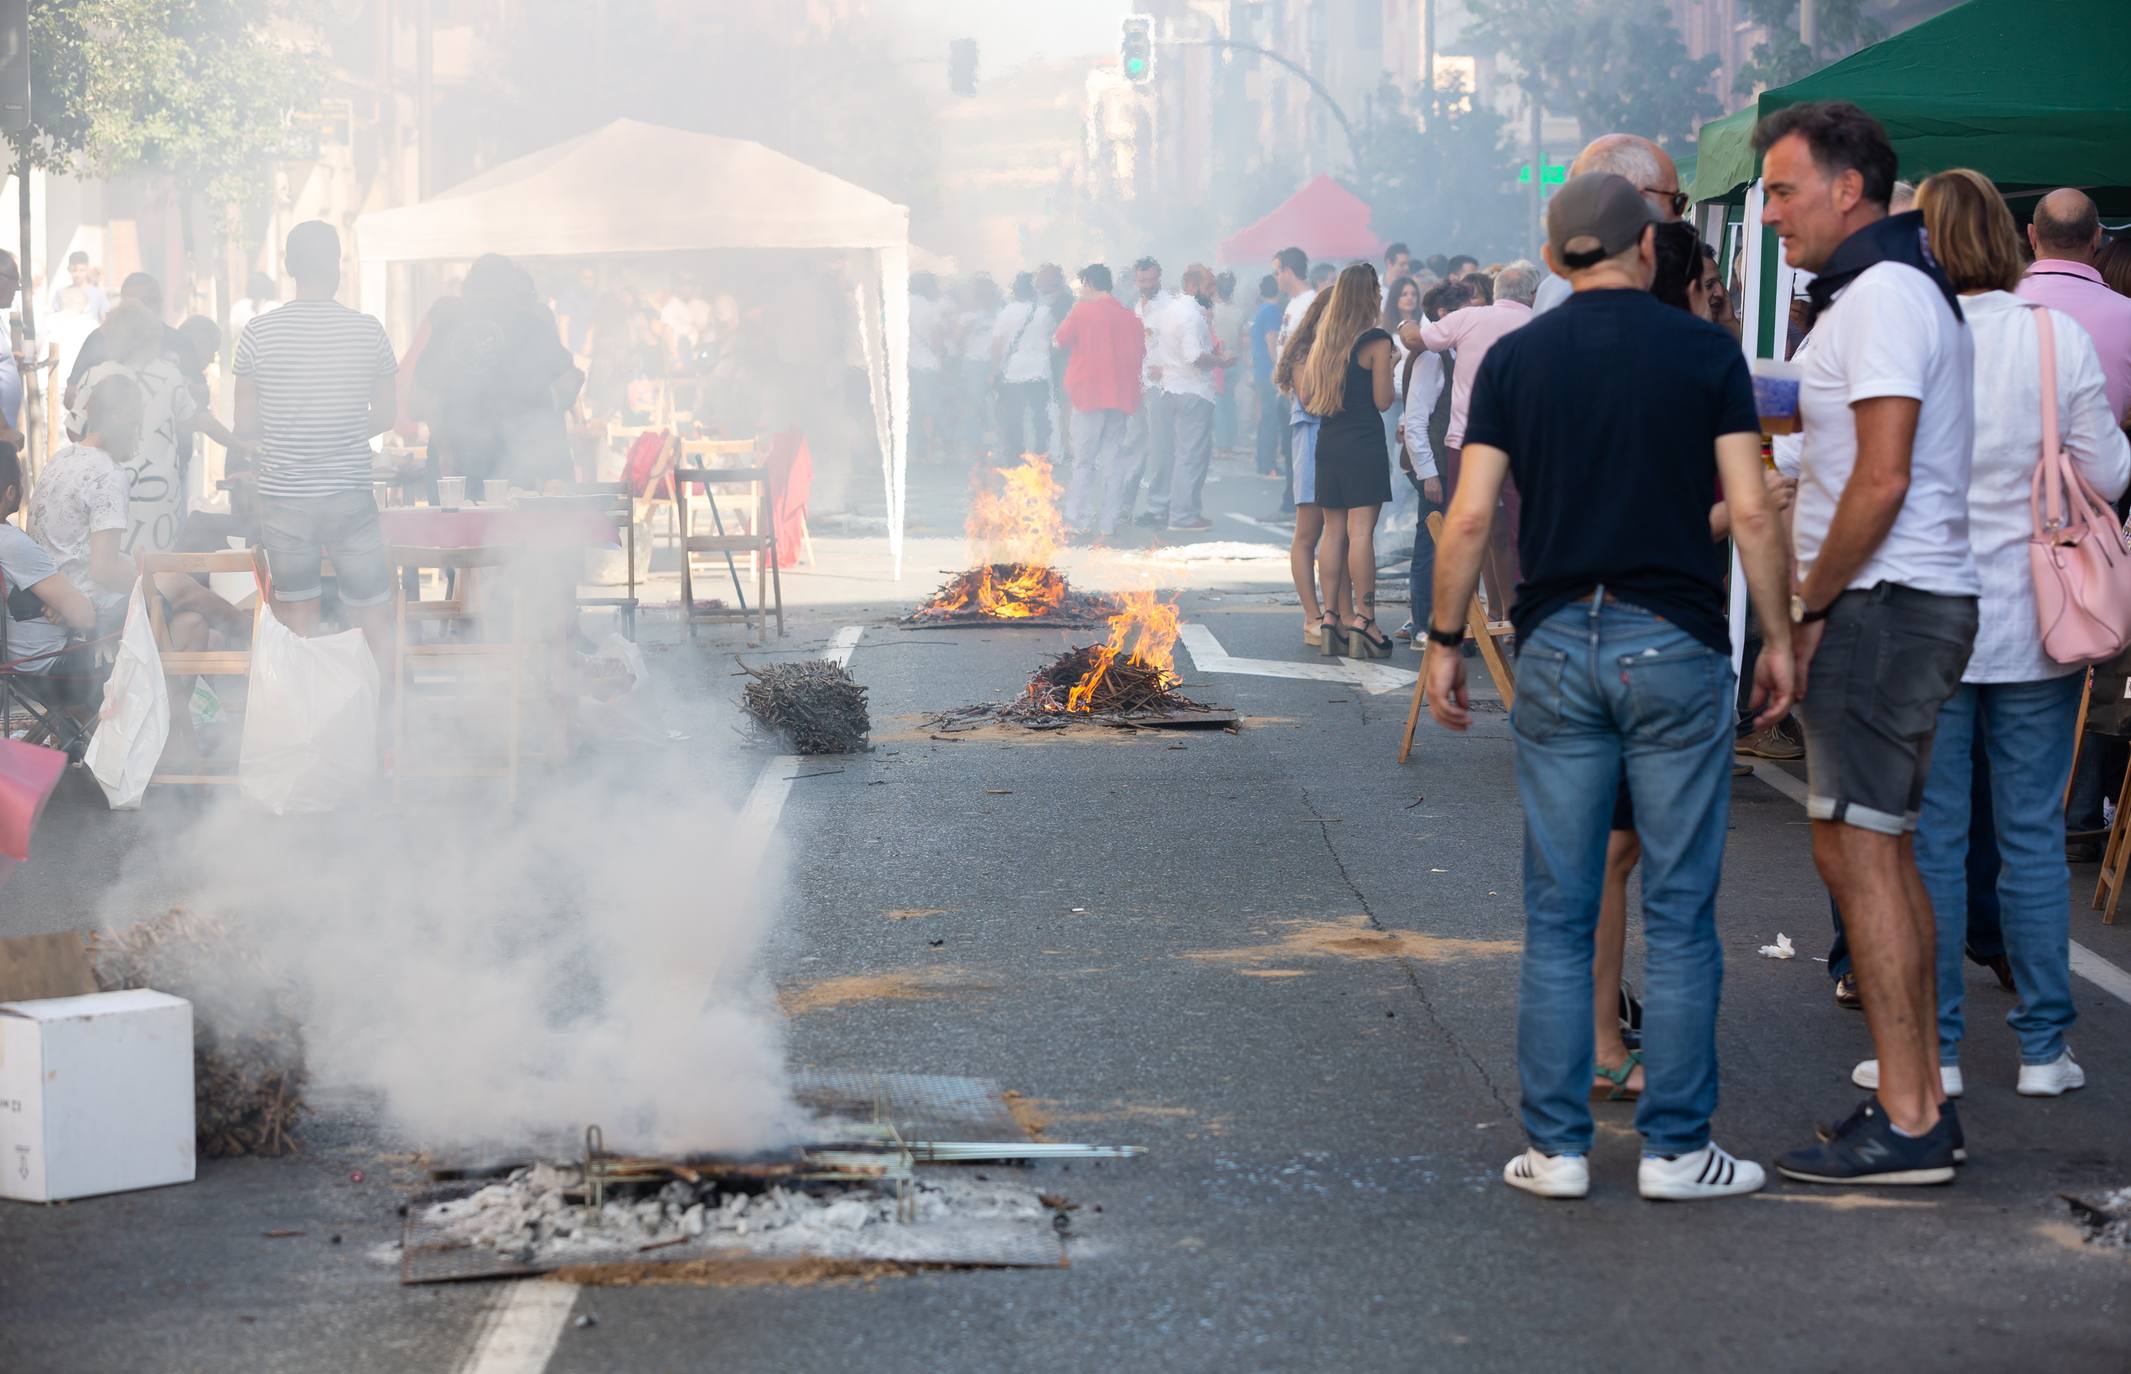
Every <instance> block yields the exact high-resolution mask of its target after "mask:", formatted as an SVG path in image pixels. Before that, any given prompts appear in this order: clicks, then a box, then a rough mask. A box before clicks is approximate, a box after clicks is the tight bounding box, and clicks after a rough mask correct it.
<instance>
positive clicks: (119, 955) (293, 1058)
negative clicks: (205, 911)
mask: <svg viewBox="0 0 2131 1374" xmlns="http://www.w3.org/2000/svg"><path fill="white" fill-rule="evenodd" d="M92 953H93V955H94V957H95V961H96V981H97V984H98V986H100V987H101V988H102V989H103V990H104V991H105V992H118V991H121V990H123V989H127V988H154V989H155V990H156V991H158V992H167V993H169V994H170V995H171V996H173V997H183V998H184V999H186V1000H187V1001H189V1002H191V1003H192V1010H193V1052H192V1091H193V1112H194V1135H195V1144H196V1145H197V1147H198V1149H199V1151H200V1153H201V1154H203V1155H205V1156H207V1157H208V1158H209V1159H227V1158H231V1157H233V1156H237V1155H286V1154H294V1153H295V1152H296V1148H297V1146H296V1138H295V1131H296V1123H297V1122H298V1121H299V1120H301V1119H302V1117H303V1116H304V1114H305V1113H306V1112H307V1111H308V1110H309V1109H308V1108H307V1107H306V1106H305V1105H304V1100H303V1091H304V1086H305V1083H306V1081H307V1075H306V1073H305V1071H304V1062H303V1030H302V1027H301V1025H300V1023H299V1022H298V1019H297V1016H296V1011H295V997H294V992H293V989H291V988H290V987H289V986H288V985H287V983H286V982H285V981H283V980H282V979H280V978H278V977H276V976H275V975H274V974H273V972H272V971H271V970H270V969H269V968H268V967H267V966H266V963H265V961H264V960H262V959H261V958H260V957H259V954H258V952H257V951H256V950H253V949H251V948H250V947H249V946H247V945H245V944H244V942H243V941H242V940H241V939H240V938H239V937H238V935H237V933H236V932H235V931H232V930H231V929H230V928H229V927H228V926H226V925H224V924H223V923H222V922H221V921H218V920H216V919H215V918H213V917H211V916H204V915H201V914H199V913H197V912H192V911H187V910H186V909H185V908H183V907H172V908H171V909H170V910H169V911H168V912H166V913H164V914H163V915H161V916H158V917H155V918H154V919H152V920H147V921H141V922H139V923H138V924H135V925H131V926H128V927H127V928H126V929H124V930H121V931H117V932H115V933H111V934H104V935H98V936H96V937H94V940H93V946H92Z"/></svg>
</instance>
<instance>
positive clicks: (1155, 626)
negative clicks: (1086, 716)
mask: <svg viewBox="0 0 2131 1374" xmlns="http://www.w3.org/2000/svg"><path fill="white" fill-rule="evenodd" d="M1119 600H1120V601H1121V602H1122V604H1123V607H1124V609H1122V610H1120V611H1119V612H1118V613H1117V614H1116V615H1113V616H1111V617H1110V640H1109V642H1108V643H1107V644H1104V645H1102V646H1101V647H1100V648H1098V649H1096V650H1095V661H1094V663H1093V664H1092V665H1091V666H1090V667H1089V669H1088V671H1087V672H1086V673H1085V674H1083V675H1082V677H1081V679H1080V681H1079V682H1077V683H1075V684H1074V686H1073V690H1072V691H1071V692H1068V693H1067V694H1066V710H1067V711H1069V712H1077V711H1089V710H1092V709H1094V708H1093V706H1092V703H1093V701H1094V698H1095V695H1096V693H1097V691H1099V690H1100V689H1101V687H1102V684H1103V680H1104V679H1105V678H1107V677H1108V676H1109V675H1110V668H1111V665H1113V664H1115V663H1116V662H1117V656H1118V655H1119V654H1121V653H1124V652H1125V645H1126V642H1127V641H1132V652H1131V654H1130V655H1129V656H1128V658H1127V661H1128V662H1130V663H1132V664H1134V665H1135V666H1138V667H1141V668H1151V669H1153V670H1154V671H1156V672H1157V673H1159V674H1160V675H1161V684H1162V687H1163V688H1164V689H1165V690H1166V689H1167V688H1169V687H1173V686H1175V685H1176V683H1177V682H1178V681H1179V680H1180V679H1179V678H1178V677H1177V675H1176V672H1175V668H1176V641H1177V635H1178V633H1179V632H1180V631H1181V629H1182V623H1181V620H1180V617H1179V615H1178V612H1177V606H1176V603H1175V602H1174V601H1162V600H1159V599H1157V593H1155V592H1151V591H1148V592H1126V593H1124V594H1123V596H1121V597H1120V598H1119ZM1135 635H1136V636H1137V638H1136V639H1135Z"/></svg>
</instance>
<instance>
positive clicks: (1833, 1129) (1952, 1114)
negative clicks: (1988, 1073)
mask: <svg viewBox="0 0 2131 1374" xmlns="http://www.w3.org/2000/svg"><path fill="white" fill-rule="evenodd" d="M1871 1105H1872V1099H1871V1098H1869V1097H1868V1098H1866V1099H1865V1100H1864V1101H1862V1102H1860V1103H1858V1104H1857V1110H1856V1111H1854V1112H1852V1113H1850V1114H1849V1116H1847V1117H1845V1118H1844V1119H1843V1120H1842V1121H1840V1122H1838V1123H1837V1124H1835V1125H1833V1126H1829V1125H1826V1124H1822V1125H1819V1126H1815V1127H1814V1128H1813V1134H1814V1135H1816V1136H1818V1137H1820V1139H1822V1140H1833V1139H1834V1138H1835V1137H1836V1136H1839V1135H1841V1134H1842V1133H1843V1132H1845V1131H1847V1130H1849V1129H1850V1128H1851V1127H1853V1126H1856V1125H1857V1124H1858V1123H1859V1120H1860V1118H1862V1117H1863V1116H1864V1114H1865V1112H1866V1110H1867V1109H1868V1108H1870V1107H1871ZM1939 1120H1941V1121H1943V1122H1945V1123H1946V1126H1947V1129H1948V1130H1949V1131H1951V1132H1952V1133H1953V1162H1954V1163H1956V1164H1966V1163H1967V1162H1968V1138H1967V1137H1966V1136H1964V1135H1962V1134H1961V1111H1960V1108H1958V1107H1957V1106H1955V1105H1954V1101H1953V1099H1952V1098H1950V1097H1949V1098H1947V1099H1946V1100H1945V1101H1944V1102H1941V1103H1940V1104H1939Z"/></svg>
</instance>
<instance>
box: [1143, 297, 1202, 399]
mask: <svg viewBox="0 0 2131 1374" xmlns="http://www.w3.org/2000/svg"><path fill="white" fill-rule="evenodd" d="M1151 323H1152V324H1153V326H1154V346H1155V348H1156V350H1157V351H1158V355H1159V361H1160V363H1161V365H1162V376H1161V381H1160V385H1161V388H1162V390H1163V391H1164V392H1165V393H1167V394H1168V395H1171V396H1195V397H1197V398H1198V399H1200V400H1202V401H1208V402H1211V401H1212V400H1213V398H1214V392H1213V373H1212V372H1211V371H1209V370H1207V369H1206V368H1203V367H1200V366H1199V365H1198V364H1199V359H1200V358H1203V357H1205V356H1206V355H1207V354H1208V353H1211V352H1213V326H1212V324H1210V323H1209V322H1208V321H1207V319H1206V307H1205V306H1203V305H1200V304H1199V303H1198V302H1197V301H1195V300H1193V299H1192V298H1191V297H1189V296H1172V297H1171V298H1170V300H1169V304H1167V305H1165V306H1163V307H1162V309H1161V311H1160V312H1159V313H1157V314H1156V315H1155V316H1154V317H1153V319H1152V321H1151Z"/></svg>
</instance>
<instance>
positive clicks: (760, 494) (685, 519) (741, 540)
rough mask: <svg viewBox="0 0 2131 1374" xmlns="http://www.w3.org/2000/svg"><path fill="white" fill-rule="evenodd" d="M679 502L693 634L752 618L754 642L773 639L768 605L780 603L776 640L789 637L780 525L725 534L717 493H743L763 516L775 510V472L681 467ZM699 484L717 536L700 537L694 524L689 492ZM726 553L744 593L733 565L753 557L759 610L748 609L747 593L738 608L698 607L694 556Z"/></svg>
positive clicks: (760, 524) (685, 602) (685, 615)
mask: <svg viewBox="0 0 2131 1374" xmlns="http://www.w3.org/2000/svg"><path fill="white" fill-rule="evenodd" d="M673 475H674V491H675V493H676V495H675V501H676V502H677V504H678V507H679V510H680V513H681V531H682V533H681V617H682V619H683V620H685V621H686V622H687V624H688V630H689V633H690V634H693V633H695V627H696V626H698V625H713V624H730V623H734V622H737V623H739V624H742V625H744V624H746V623H747V621H748V618H749V617H750V615H752V616H753V618H754V620H755V639H754V642H755V643H757V644H760V643H762V642H764V641H766V640H767V639H768V638H769V602H770V598H771V597H772V596H774V597H775V598H776V605H777V635H778V638H780V639H781V638H783V637H784V581H783V578H782V576H781V574H780V573H779V572H778V570H777V524H776V522H775V521H774V520H768V521H765V520H759V519H758V520H757V522H756V525H755V527H754V529H753V530H752V531H750V532H747V533H739V534H736V533H731V532H728V531H727V530H726V529H725V522H724V517H723V516H722V514H720V513H719V506H718V497H717V492H718V490H719V489H720V488H725V489H731V488H735V487H739V488H744V489H746V491H747V499H748V500H749V501H750V502H752V504H753V508H754V509H755V510H756V511H758V512H760V511H770V510H774V509H776V502H775V501H774V500H773V499H772V496H771V487H770V482H771V477H770V470H769V469H768V468H766V467H759V468H678V469H676V470H675V471H674V474H673ZM697 483H701V484H702V486H703V492H704V495H705V497H706V499H707V501H708V504H709V507H710V510H711V513H712V517H713V519H714V520H715V521H716V522H717V525H718V528H719V532H718V533H716V534H697V533H695V532H694V527H693V526H692V525H691V524H690V523H689V513H688V489H689V488H690V487H691V486H694V485H695V484H697ZM699 553H700V554H723V555H724V556H725V558H726V569H727V571H728V572H729V573H731V575H732V580H733V590H734V591H735V593H740V587H739V582H740V574H739V572H738V570H737V569H735V568H734V567H733V566H732V561H731V560H732V558H733V556H734V555H736V554H747V555H750V556H751V557H752V561H753V567H754V574H755V608H754V610H753V611H752V612H750V611H749V610H748V607H747V600H746V597H745V594H744V593H741V594H740V597H739V599H740V604H739V605H738V606H736V607H728V606H715V605H709V604H704V605H697V604H696V599H695V567H694V564H695V556H696V555H697V554H699Z"/></svg>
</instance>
